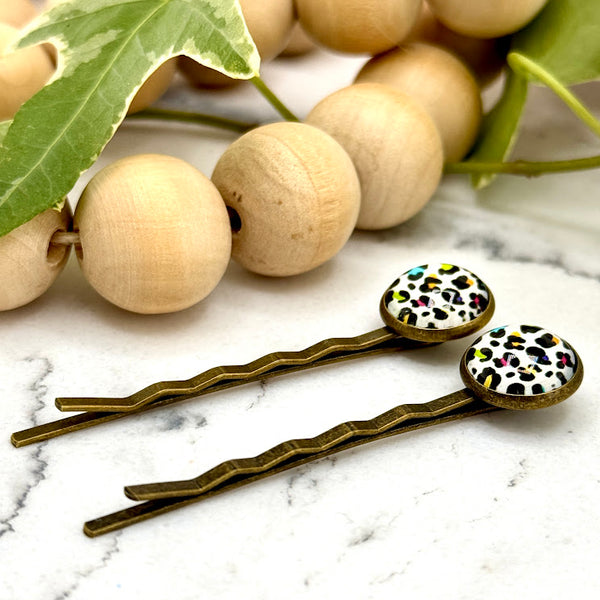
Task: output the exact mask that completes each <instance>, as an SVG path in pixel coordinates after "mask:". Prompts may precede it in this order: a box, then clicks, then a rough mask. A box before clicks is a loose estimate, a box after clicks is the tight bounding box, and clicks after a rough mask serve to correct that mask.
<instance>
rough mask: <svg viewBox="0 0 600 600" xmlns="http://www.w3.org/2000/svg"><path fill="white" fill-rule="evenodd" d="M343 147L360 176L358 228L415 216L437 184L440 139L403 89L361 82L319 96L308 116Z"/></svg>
mask: <svg viewBox="0 0 600 600" xmlns="http://www.w3.org/2000/svg"><path fill="white" fill-rule="evenodd" d="M307 122H308V123H310V124H312V125H316V126H317V127H320V128H321V129H323V130H324V131H326V132H327V133H329V134H330V135H331V136H332V137H333V138H334V139H336V140H337V141H338V142H339V143H340V144H341V145H342V147H343V148H344V149H345V150H346V152H348V154H349V155H350V158H351V159H352V162H353V163H354V166H355V167H356V171H357V172H358V177H359V179H360V183H361V188H362V204H361V210H360V215H359V217H358V223H357V227H359V228H361V229H385V228H387V227H393V226H395V225H398V224H400V223H402V222H404V221H406V220H407V219H410V218H411V217H412V216H414V215H415V214H416V213H417V212H419V210H421V209H422V208H423V206H425V204H426V203H427V201H428V200H429V198H430V197H431V196H432V194H433V192H434V191H435V189H436V188H437V185H438V183H439V180H440V177H441V174H442V166H443V151H442V142H441V140H440V136H439V133H438V131H437V128H436V126H435V125H434V123H433V121H432V120H431V117H430V116H429V115H428V114H427V113H426V112H425V110H424V109H423V108H422V107H421V106H419V105H418V104H417V103H416V102H415V101H414V100H412V99H411V98H410V97H409V96H407V95H406V94H403V93H402V92H399V91H397V90H395V89H393V88H391V87H389V86H386V85H383V84H380V83H360V84H354V85H351V86H349V87H347V88H344V89H341V90H339V91H337V92H334V93H333V94H331V95H330V96H327V97H326V98H325V99H323V100H321V102H319V104H317V106H315V108H313V110H312V111H311V112H310V114H309V115H308V117H307Z"/></svg>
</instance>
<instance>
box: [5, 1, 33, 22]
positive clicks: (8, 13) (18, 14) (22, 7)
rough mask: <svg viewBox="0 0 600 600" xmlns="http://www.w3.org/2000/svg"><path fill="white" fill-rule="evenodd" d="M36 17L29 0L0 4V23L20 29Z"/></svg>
mask: <svg viewBox="0 0 600 600" xmlns="http://www.w3.org/2000/svg"><path fill="white" fill-rule="evenodd" d="M36 16H37V10H36V8H35V6H34V5H33V4H32V3H31V2H30V0H2V2H0V23H6V24H7V25H10V26H12V27H16V28H17V29H21V28H22V27H24V26H25V25H27V23H29V22H30V21H32V20H33V19H34V18H35V17H36Z"/></svg>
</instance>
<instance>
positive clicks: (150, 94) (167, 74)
mask: <svg viewBox="0 0 600 600" xmlns="http://www.w3.org/2000/svg"><path fill="white" fill-rule="evenodd" d="M176 69H177V59H176V58H171V59H169V60H167V61H166V62H164V63H163V64H162V65H160V67H158V69H156V71H154V73H152V75H150V77H148V79H146V81H145V82H144V83H143V85H142V87H141V88H140V89H139V90H138V92H137V94H136V95H135V96H134V97H133V100H132V101H131V104H130V105H129V109H128V110H127V113H128V114H130V115H131V114H133V113H136V112H139V111H141V110H144V109H145V108H148V107H149V106H150V105H151V104H153V103H154V102H155V101H156V100H158V99H159V98H160V97H161V96H162V95H163V94H164V93H165V92H166V91H167V88H168V87H169V85H170V84H171V81H172V80H173V76H174V75H175V70H176Z"/></svg>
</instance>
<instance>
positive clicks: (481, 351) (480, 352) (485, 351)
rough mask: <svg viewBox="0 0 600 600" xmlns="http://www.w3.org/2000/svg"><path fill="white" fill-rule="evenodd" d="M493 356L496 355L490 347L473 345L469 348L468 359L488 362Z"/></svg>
mask: <svg viewBox="0 0 600 600" xmlns="http://www.w3.org/2000/svg"><path fill="white" fill-rule="evenodd" d="M476 353H477V354H476ZM492 356H494V352H493V351H492V350H491V349H490V348H474V347H473V346H471V347H470V348H469V349H468V350H467V357H466V361H467V362H471V361H472V360H477V361H479V362H487V361H488V360H490V359H491V358H492Z"/></svg>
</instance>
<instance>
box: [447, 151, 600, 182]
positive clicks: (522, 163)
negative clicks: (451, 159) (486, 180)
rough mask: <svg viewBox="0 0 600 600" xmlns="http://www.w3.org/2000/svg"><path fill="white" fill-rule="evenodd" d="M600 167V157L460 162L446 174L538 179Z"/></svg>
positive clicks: (450, 164) (450, 165)
mask: <svg viewBox="0 0 600 600" xmlns="http://www.w3.org/2000/svg"><path fill="white" fill-rule="evenodd" d="M598 167H600V156H590V157H587V158H576V159H572V160H555V161H526V160H516V161H512V162H470V161H465V162H459V163H448V164H446V166H445V167H444V172H445V173H448V174H450V173H466V174H469V175H476V174H479V173H502V174H505V175H524V176H525V177H537V176H539V175H543V174H544V173H567V172H569V171H583V170H585V169H595V168H598Z"/></svg>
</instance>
